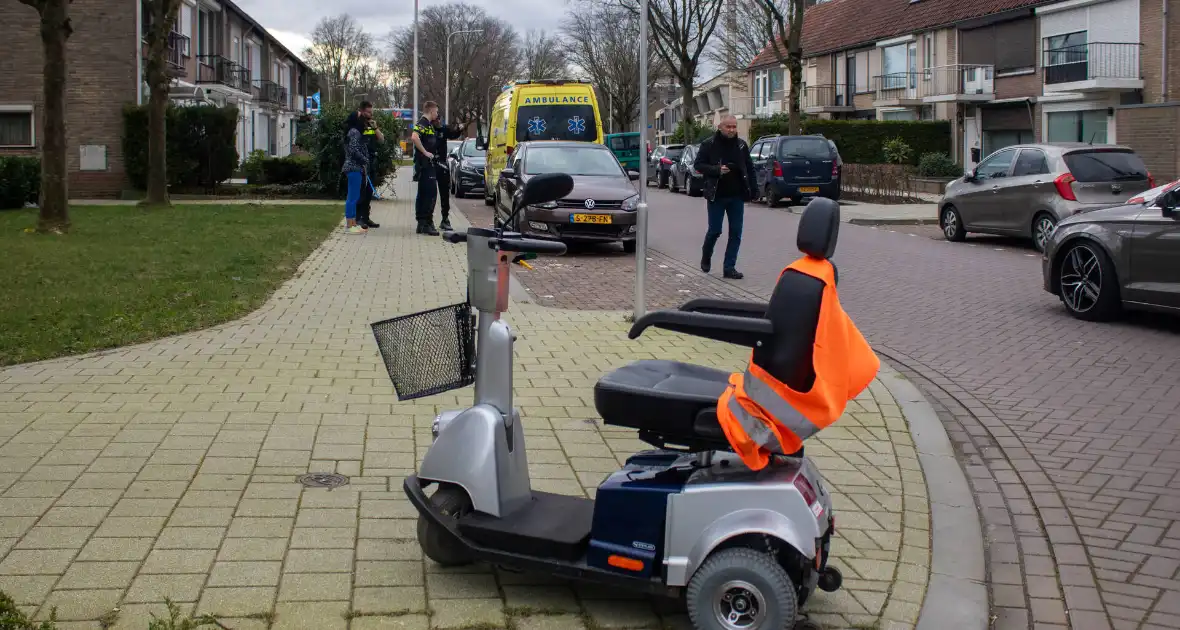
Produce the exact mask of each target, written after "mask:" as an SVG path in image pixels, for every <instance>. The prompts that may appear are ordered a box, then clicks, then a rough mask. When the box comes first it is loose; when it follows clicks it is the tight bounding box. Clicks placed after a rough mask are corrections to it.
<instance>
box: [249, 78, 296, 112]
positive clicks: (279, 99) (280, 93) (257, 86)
mask: <svg viewBox="0 0 1180 630" xmlns="http://www.w3.org/2000/svg"><path fill="white" fill-rule="evenodd" d="M254 98H256V99H258V100H259V101H261V102H263V103H269V104H271V105H282V106H283V107H286V106H287V104H288V103H287V88H285V87H283V86H281V85H279V84H278V83H275V82H274V81H267V80H265V79H263V80H261V81H255V82H254Z"/></svg>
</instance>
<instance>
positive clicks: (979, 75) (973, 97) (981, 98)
mask: <svg viewBox="0 0 1180 630" xmlns="http://www.w3.org/2000/svg"><path fill="white" fill-rule="evenodd" d="M918 74H919V75H920V76H921V80H920V81H919V83H918V94H919V95H920V96H921V98H922V101H923V102H925V103H980V102H987V101H993V100H995V98H996V88H995V81H996V80H995V76H996V70H995V66H990V65H972V64H954V65H949V66H938V67H936V68H929V69H927V70H926V71H924V72H920V73H918Z"/></svg>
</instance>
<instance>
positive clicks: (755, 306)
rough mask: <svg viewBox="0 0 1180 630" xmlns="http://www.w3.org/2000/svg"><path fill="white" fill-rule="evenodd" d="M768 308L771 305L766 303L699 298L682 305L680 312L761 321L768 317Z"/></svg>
mask: <svg viewBox="0 0 1180 630" xmlns="http://www.w3.org/2000/svg"><path fill="white" fill-rule="evenodd" d="M767 308H769V305H768V304H767V303H766V302H740V301H738V300H717V299H714V298H697V299H695V300H690V301H688V302H686V303H684V304H683V305H681V307H680V310H681V311H682V312H685V313H702V314H706V315H729V316H732V317H755V318H759V319H761V318H763V317H765V316H766V309H767Z"/></svg>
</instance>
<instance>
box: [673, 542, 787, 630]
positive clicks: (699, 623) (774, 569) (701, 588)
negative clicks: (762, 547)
mask: <svg viewBox="0 0 1180 630" xmlns="http://www.w3.org/2000/svg"><path fill="white" fill-rule="evenodd" d="M685 599H686V600H687V601H686V603H687V604H688V617H689V619H691V620H692V626H693V628H696V630H745V629H746V628H749V629H750V630H754V629H755V628H758V629H761V628H768V629H769V628H787V627H790V625H791V624H793V623H794V622H795V616H796V613H797V612H798V608H799V603H798V600H797V599H796V595H795V586H794V584H793V583H792V582H791V576H789V575H788V574H787V572H786V570H785V569H783V567H782V566H780V565H779V563H778V562H776V561H775V559H774V557H773V556H771V555H770V554H767V553H765V552H762V551H757V550H754V549H750V548H746V547H735V548H732V549H725V550H723V551H719V552H717V553H716V554H714V555H713V556H711V557H710V558H709V559H708V560H706V561H705V564H704V565H703V566H701V568H700V569H698V570H697V572H696V573H694V574H693V576H692V579H691V580H689V582H688V592H687V593H686V595H685Z"/></svg>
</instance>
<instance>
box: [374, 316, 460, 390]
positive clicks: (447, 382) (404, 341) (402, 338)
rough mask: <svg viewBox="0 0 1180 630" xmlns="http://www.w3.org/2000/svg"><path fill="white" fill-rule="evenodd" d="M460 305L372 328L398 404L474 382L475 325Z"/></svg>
mask: <svg viewBox="0 0 1180 630" xmlns="http://www.w3.org/2000/svg"><path fill="white" fill-rule="evenodd" d="M472 319H473V318H472V316H471V304H469V303H467V302H463V303H461V304H452V305H451V306H443V307H441V308H436V309H431V310H429V311H422V312H420V313H413V314H411V315H401V316H399V317H394V318H393V319H387V320H384V321H380V322H377V323H375V324H373V325H372V327H373V336H374V337H375V338H376V339H377V349H378V350H379V351H380V352H381V359H382V360H383V361H384V362H385V369H386V371H388V372H389V379H390V380H391V381H393V387H394V390H396V392H397V399H398V400H413V399H415V398H422V397H425V396H433V395H434V394H441V393H443V392H446V391H450V390H452V389H459V388H462V387H467V386H468V385H470V384H472V383H474V382H475V325H474V323H473V322H472Z"/></svg>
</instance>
